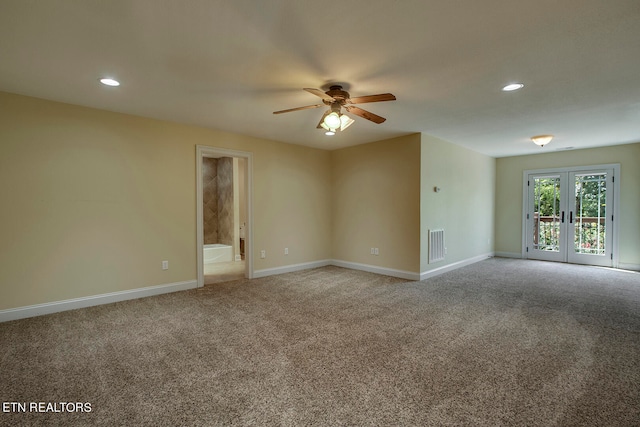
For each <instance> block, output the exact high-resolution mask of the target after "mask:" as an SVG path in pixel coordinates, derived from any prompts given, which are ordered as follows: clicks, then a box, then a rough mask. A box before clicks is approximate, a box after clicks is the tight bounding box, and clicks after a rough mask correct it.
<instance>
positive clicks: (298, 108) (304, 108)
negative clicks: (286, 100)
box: [273, 104, 326, 114]
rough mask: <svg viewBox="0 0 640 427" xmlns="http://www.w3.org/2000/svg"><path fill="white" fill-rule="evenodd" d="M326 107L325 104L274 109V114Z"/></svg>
mask: <svg viewBox="0 0 640 427" xmlns="http://www.w3.org/2000/svg"><path fill="white" fill-rule="evenodd" d="M318 107H326V105H324V104H316V105H307V106H306V107H297V108H289V109H288V110H280V111H274V112H273V114H282V113H290V112H292V111H300V110H308V109H310V108H318Z"/></svg>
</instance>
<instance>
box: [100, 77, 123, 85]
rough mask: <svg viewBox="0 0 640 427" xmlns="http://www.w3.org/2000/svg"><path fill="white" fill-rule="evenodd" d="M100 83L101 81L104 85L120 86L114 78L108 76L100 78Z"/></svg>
mask: <svg viewBox="0 0 640 427" xmlns="http://www.w3.org/2000/svg"><path fill="white" fill-rule="evenodd" d="M100 83H102V84H103V85H105V86H120V82H119V81H117V80H115V79H111V78H109V77H104V78H101V79H100Z"/></svg>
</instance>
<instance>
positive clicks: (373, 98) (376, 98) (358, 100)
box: [347, 93, 396, 104]
mask: <svg viewBox="0 0 640 427" xmlns="http://www.w3.org/2000/svg"><path fill="white" fill-rule="evenodd" d="M395 100H396V97H395V96H394V95H392V94H390V93H381V94H379V95H367V96H356V97H355V98H350V99H348V100H347V103H348V104H364V103H366V102H381V101H395Z"/></svg>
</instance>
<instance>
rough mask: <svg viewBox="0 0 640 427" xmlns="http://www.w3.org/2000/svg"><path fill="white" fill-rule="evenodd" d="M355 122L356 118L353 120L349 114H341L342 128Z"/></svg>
mask: <svg viewBox="0 0 640 427" xmlns="http://www.w3.org/2000/svg"><path fill="white" fill-rule="evenodd" d="M353 122H355V120H353V119H352V118H351V117H349V116H347V115H346V114H342V115H341V116H340V130H345V129H346V128H348V127H349V126H351V125H352V124H353Z"/></svg>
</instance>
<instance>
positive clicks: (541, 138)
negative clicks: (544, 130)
mask: <svg viewBox="0 0 640 427" xmlns="http://www.w3.org/2000/svg"><path fill="white" fill-rule="evenodd" d="M552 139H553V135H536V136H532V137H531V140H532V141H533V143H534V144H536V145H539V146H540V147H544V146H545V145H547V144H548V143H549V142H551V140H552Z"/></svg>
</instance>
